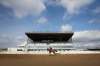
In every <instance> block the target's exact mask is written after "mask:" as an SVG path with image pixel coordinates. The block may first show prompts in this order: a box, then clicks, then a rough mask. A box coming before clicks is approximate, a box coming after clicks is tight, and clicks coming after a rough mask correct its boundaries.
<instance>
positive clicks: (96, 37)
mask: <svg viewBox="0 0 100 66" xmlns="http://www.w3.org/2000/svg"><path fill="white" fill-rule="evenodd" d="M73 40H74V41H86V42H87V41H100V31H98V30H94V31H92V30H91V31H81V32H75V33H74V35H73Z"/></svg>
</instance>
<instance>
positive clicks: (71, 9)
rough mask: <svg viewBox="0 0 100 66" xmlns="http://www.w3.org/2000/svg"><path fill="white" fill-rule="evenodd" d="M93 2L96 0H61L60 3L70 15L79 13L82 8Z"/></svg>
mask: <svg viewBox="0 0 100 66" xmlns="http://www.w3.org/2000/svg"><path fill="white" fill-rule="evenodd" d="M93 2H94V0H59V4H60V5H61V6H63V7H64V8H65V9H66V10H67V12H68V14H70V15H73V14H77V13H79V11H80V9H81V8H83V7H85V6H87V5H90V4H91V3H93Z"/></svg>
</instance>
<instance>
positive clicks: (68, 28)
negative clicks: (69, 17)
mask: <svg viewBox="0 0 100 66" xmlns="http://www.w3.org/2000/svg"><path fill="white" fill-rule="evenodd" d="M60 31H61V32H71V31H72V26H71V25H69V24H65V25H62V26H61V28H60Z"/></svg>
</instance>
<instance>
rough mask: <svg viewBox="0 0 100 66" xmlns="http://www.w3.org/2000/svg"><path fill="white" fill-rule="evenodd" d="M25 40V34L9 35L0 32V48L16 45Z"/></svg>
mask: <svg viewBox="0 0 100 66" xmlns="http://www.w3.org/2000/svg"><path fill="white" fill-rule="evenodd" d="M25 41H26V37H25V36H10V35H7V34H0V48H2V47H4V48H7V47H17V45H20V44H22V42H25Z"/></svg>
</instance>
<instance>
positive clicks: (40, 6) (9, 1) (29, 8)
mask: <svg viewBox="0 0 100 66" xmlns="http://www.w3.org/2000/svg"><path fill="white" fill-rule="evenodd" d="M0 4H1V5H3V6H5V7H8V8H11V9H12V10H13V12H14V14H15V16H17V17H23V16H27V15H32V14H34V15H39V14H40V13H42V12H43V11H44V10H45V9H46V7H45V5H44V1H43V0H0Z"/></svg>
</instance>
